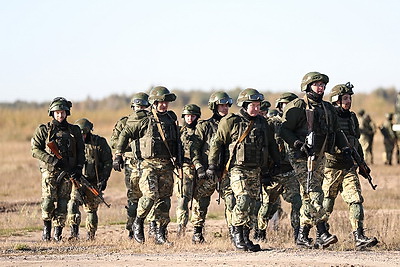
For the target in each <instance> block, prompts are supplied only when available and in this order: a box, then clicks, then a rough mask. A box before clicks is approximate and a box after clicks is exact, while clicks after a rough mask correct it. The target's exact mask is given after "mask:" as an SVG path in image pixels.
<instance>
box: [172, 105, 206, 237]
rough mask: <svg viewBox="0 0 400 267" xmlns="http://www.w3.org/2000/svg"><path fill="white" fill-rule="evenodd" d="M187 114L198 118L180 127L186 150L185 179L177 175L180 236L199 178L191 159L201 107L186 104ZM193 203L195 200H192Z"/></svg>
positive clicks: (184, 158)
mask: <svg viewBox="0 0 400 267" xmlns="http://www.w3.org/2000/svg"><path fill="white" fill-rule="evenodd" d="M185 115H193V116H196V119H195V120H194V121H193V122H192V123H190V124H188V123H186V121H185V122H184V126H183V127H181V129H180V134H181V141H182V146H183V151H184V157H183V180H181V179H179V177H177V179H176V183H175V185H176V190H175V191H176V192H177V199H178V204H177V206H176V222H177V223H178V231H177V234H178V236H180V235H183V234H184V233H185V229H186V225H187V223H188V220H189V202H190V201H191V200H192V201H193V186H194V182H195V181H196V179H197V173H196V169H195V167H194V164H193V162H192V160H191V152H190V149H191V145H192V143H193V140H194V134H195V129H196V125H197V121H198V119H199V118H200V116H201V111H200V107H199V106H197V105H195V104H188V105H185V106H184V108H183V111H182V118H185ZM192 204H193V202H192Z"/></svg>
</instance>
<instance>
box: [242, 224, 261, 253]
mask: <svg viewBox="0 0 400 267" xmlns="http://www.w3.org/2000/svg"><path fill="white" fill-rule="evenodd" d="M249 236H250V228H249V227H247V226H243V241H244V243H245V245H246V247H247V249H248V250H250V251H252V252H257V251H260V250H261V247H260V245H259V244H254V243H253V242H252V241H251V240H250V237H249Z"/></svg>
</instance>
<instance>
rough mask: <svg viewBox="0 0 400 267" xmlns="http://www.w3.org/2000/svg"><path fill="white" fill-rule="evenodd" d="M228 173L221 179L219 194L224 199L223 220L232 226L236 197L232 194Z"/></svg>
mask: <svg viewBox="0 0 400 267" xmlns="http://www.w3.org/2000/svg"><path fill="white" fill-rule="evenodd" d="M229 176H230V174H229V173H228V175H227V177H226V178H225V179H224V180H222V181H221V190H222V192H221V194H222V198H223V200H224V205H225V206H224V212H225V221H226V224H227V225H228V227H230V226H233V224H232V218H233V209H234V208H235V205H236V198H235V195H234V194H233V191H232V187H231V179H230V177H229Z"/></svg>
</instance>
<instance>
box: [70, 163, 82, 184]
mask: <svg viewBox="0 0 400 267" xmlns="http://www.w3.org/2000/svg"><path fill="white" fill-rule="evenodd" d="M81 176H82V167H80V166H76V167H75V168H74V169H73V170H72V172H71V177H72V178H73V179H75V180H76V181H78V182H80V181H81Z"/></svg>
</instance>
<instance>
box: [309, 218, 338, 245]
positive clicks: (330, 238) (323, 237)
mask: <svg viewBox="0 0 400 267" xmlns="http://www.w3.org/2000/svg"><path fill="white" fill-rule="evenodd" d="M337 241H338V239H337V237H336V236H335V235H331V234H330V233H329V232H328V229H327V227H326V223H325V222H324V221H319V222H318V223H317V240H315V245H314V246H315V247H316V248H327V247H329V246H330V245H332V244H335V243H336V242H337Z"/></svg>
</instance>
